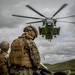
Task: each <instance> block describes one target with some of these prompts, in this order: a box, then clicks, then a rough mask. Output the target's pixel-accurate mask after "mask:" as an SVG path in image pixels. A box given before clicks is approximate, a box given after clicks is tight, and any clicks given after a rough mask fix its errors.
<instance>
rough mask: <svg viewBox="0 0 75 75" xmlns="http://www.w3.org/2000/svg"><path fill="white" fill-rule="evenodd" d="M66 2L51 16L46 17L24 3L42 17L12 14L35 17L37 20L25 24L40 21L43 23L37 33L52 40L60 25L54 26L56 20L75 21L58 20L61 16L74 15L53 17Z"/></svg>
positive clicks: (58, 32) (58, 31) (57, 33)
mask: <svg viewBox="0 0 75 75" xmlns="http://www.w3.org/2000/svg"><path fill="white" fill-rule="evenodd" d="M67 5H68V4H63V5H62V6H61V7H60V8H59V9H58V10H57V11H56V12H55V13H54V14H53V16H52V17H51V18H48V17H46V16H45V15H43V14H41V13H40V12H38V11H37V10H35V9H34V8H33V7H31V6H30V5H26V7H27V8H29V9H31V10H32V11H34V12H36V13H37V14H38V15H40V16H41V17H42V18H37V17H29V16H22V15H14V14H12V16H15V17H22V18H30V19H36V20H38V19H39V21H34V22H29V23H26V24H33V23H40V22H42V23H43V25H42V27H38V28H39V35H42V37H45V39H47V40H50V41H51V40H52V39H53V38H54V37H56V36H57V35H59V34H60V27H56V23H57V22H65V23H73V24H75V22H67V21H58V19H63V18H69V17H74V16H75V15H72V16H66V17H60V18H54V17H55V16H56V15H57V14H58V13H59V12H60V11H61V10H62V9H63V8H65V7H66V6H67Z"/></svg>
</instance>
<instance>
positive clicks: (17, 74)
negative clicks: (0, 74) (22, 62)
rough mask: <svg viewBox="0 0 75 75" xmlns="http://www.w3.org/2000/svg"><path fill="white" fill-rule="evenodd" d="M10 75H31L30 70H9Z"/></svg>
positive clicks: (31, 70)
mask: <svg viewBox="0 0 75 75" xmlns="http://www.w3.org/2000/svg"><path fill="white" fill-rule="evenodd" d="M10 75H33V69H31V68H11V69H10Z"/></svg>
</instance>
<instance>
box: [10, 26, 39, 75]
mask: <svg viewBox="0 0 75 75" xmlns="http://www.w3.org/2000/svg"><path fill="white" fill-rule="evenodd" d="M37 36H38V32H37V30H36V28H35V27H33V26H31V25H30V26H27V27H25V28H24V33H23V34H22V35H21V36H20V37H19V38H22V39H24V40H26V44H25V49H27V50H28V49H30V56H31V57H30V59H31V63H32V66H31V67H25V66H23V67H22V66H17V65H15V66H11V69H10V75H33V71H34V70H36V68H38V67H39V65H40V54H39V51H38V49H37V47H36V44H35V43H34V39H35V38H36V37H37ZM27 44H28V45H27Z"/></svg>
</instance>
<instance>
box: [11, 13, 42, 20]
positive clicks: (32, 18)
mask: <svg viewBox="0 0 75 75" xmlns="http://www.w3.org/2000/svg"><path fill="white" fill-rule="evenodd" d="M12 16H15V17H22V18H31V19H43V18H37V17H28V16H21V15H13V14H12Z"/></svg>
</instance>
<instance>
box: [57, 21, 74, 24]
mask: <svg viewBox="0 0 75 75" xmlns="http://www.w3.org/2000/svg"><path fill="white" fill-rule="evenodd" d="M57 22H65V23H73V24H75V22H68V21H57Z"/></svg>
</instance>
